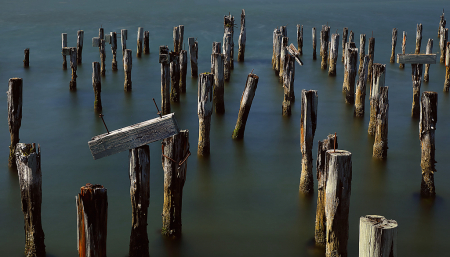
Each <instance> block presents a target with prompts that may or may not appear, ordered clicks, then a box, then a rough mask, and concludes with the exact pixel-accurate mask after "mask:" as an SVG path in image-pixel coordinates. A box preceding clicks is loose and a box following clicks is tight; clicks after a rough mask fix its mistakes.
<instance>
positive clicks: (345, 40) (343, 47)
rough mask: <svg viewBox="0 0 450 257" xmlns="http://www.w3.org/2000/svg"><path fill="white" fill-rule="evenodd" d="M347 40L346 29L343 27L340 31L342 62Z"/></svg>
mask: <svg viewBox="0 0 450 257" xmlns="http://www.w3.org/2000/svg"><path fill="white" fill-rule="evenodd" d="M347 39H348V28H347V27H345V28H343V29H342V62H344V61H345V44H346V43H347Z"/></svg>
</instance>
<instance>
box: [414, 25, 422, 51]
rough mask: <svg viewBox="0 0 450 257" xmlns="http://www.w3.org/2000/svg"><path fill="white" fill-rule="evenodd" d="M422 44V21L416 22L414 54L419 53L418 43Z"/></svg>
mask: <svg viewBox="0 0 450 257" xmlns="http://www.w3.org/2000/svg"><path fill="white" fill-rule="evenodd" d="M421 44H422V23H419V24H417V30H416V52H415V54H420V45H421Z"/></svg>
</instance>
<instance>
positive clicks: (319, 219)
mask: <svg viewBox="0 0 450 257" xmlns="http://www.w3.org/2000/svg"><path fill="white" fill-rule="evenodd" d="M333 148H335V149H336V148H338V141H337V137H336V136H335V135H332V134H330V135H328V137H327V138H326V139H324V140H323V141H319V143H318V146H317V160H316V169H317V209H316V222H315V230H314V239H315V241H316V245H318V246H323V247H325V246H326V227H327V224H326V216H325V192H326V187H325V186H326V184H327V176H328V174H327V173H325V172H326V171H327V169H326V165H327V164H326V152H327V151H328V150H330V149H333Z"/></svg>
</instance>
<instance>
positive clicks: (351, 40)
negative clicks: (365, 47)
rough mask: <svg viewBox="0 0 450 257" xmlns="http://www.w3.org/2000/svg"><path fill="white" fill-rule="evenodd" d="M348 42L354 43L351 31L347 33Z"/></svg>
mask: <svg viewBox="0 0 450 257" xmlns="http://www.w3.org/2000/svg"><path fill="white" fill-rule="evenodd" d="M348 42H355V33H354V32H353V31H352V30H350V33H348Z"/></svg>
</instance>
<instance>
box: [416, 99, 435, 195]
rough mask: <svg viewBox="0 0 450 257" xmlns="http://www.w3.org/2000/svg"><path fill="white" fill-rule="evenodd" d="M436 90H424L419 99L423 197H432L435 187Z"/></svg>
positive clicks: (421, 192) (421, 191)
mask: <svg viewBox="0 0 450 257" xmlns="http://www.w3.org/2000/svg"><path fill="white" fill-rule="evenodd" d="M437 102H438V94H437V93H436V92H430V91H425V92H423V93H422V99H421V101H420V122H419V139H420V145H421V147H422V151H421V152H422V153H421V158H420V167H421V168H422V183H421V186H420V195H421V196H422V197H425V198H434V197H435V196H436V188H435V186H434V173H435V172H436V167H435V166H434V164H435V163H436V159H435V156H436V155H435V144H434V142H435V130H436V123H437Z"/></svg>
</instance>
